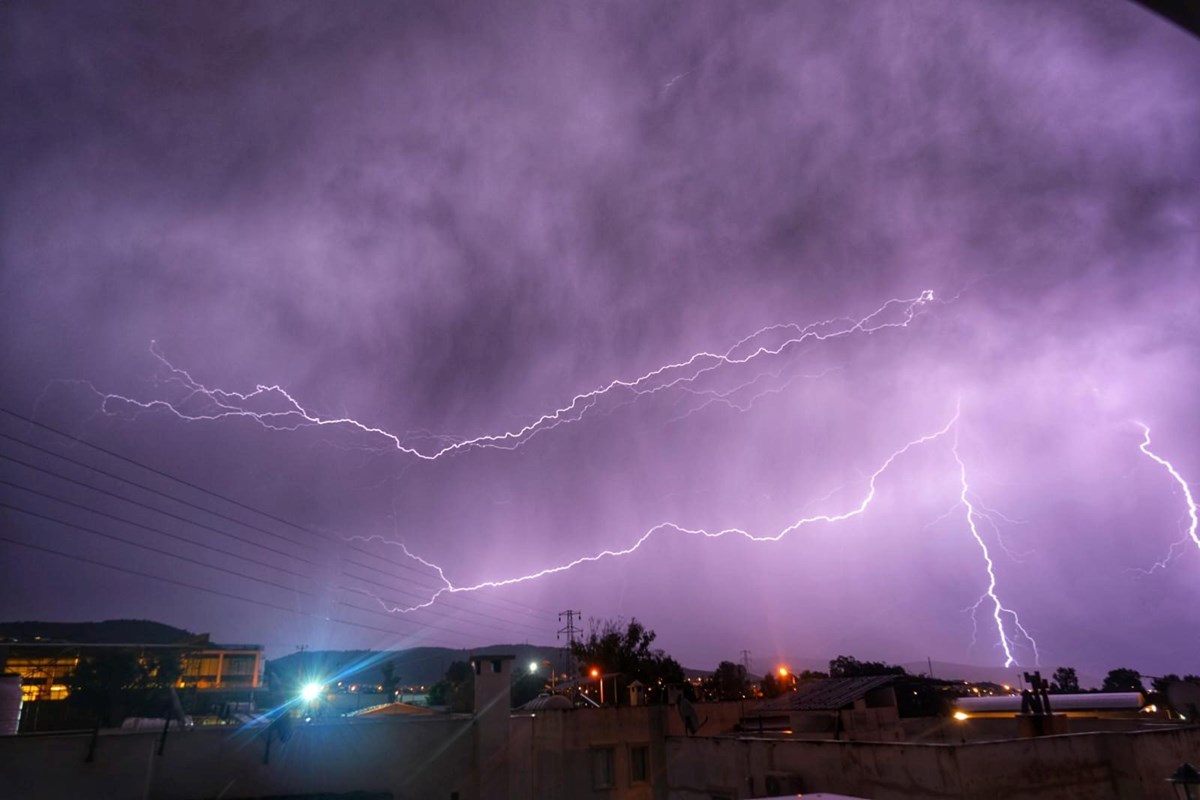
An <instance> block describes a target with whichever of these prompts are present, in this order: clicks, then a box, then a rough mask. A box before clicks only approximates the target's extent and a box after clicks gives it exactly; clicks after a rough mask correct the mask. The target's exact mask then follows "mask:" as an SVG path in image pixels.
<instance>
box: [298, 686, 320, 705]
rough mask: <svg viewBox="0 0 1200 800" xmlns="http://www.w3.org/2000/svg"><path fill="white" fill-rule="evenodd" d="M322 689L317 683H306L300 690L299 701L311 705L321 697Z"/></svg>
mask: <svg viewBox="0 0 1200 800" xmlns="http://www.w3.org/2000/svg"><path fill="white" fill-rule="evenodd" d="M322 688H323V687H322V686H321V684H319V683H306V684H304V686H303V687H302V688H301V689H300V699H301V700H303V701H304V702H306V703H311V702H313V701H314V700H316V699H317V698H318V697H320V696H321V689H322Z"/></svg>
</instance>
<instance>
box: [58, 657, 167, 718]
mask: <svg viewBox="0 0 1200 800" xmlns="http://www.w3.org/2000/svg"><path fill="white" fill-rule="evenodd" d="M148 677H149V671H148V670H147V668H146V666H145V665H143V664H142V663H141V662H140V661H139V660H138V657H137V656H136V655H135V654H133V653H131V652H129V651H127V650H106V651H102V652H100V653H96V654H95V655H91V656H88V657H86V658H82V659H80V661H79V663H78V664H77V665H76V667H75V671H74V672H72V673H71V675H70V677H69V678H68V679H67V690H68V694H67V702H68V703H70V704H71V705H72V706H74V707H75V708H78V709H79V710H80V711H83V712H84V713H86V714H88V715H89V716H91V717H92V718H93V719H95V720H96V724H97V725H98V726H99V727H105V728H107V727H111V726H113V725H117V724H119V723H120V722H121V721H122V719H123V718H124V714H125V705H126V703H125V701H126V700H127V692H128V691H129V690H130V689H140V688H144V687H145V686H146V684H147V679H148Z"/></svg>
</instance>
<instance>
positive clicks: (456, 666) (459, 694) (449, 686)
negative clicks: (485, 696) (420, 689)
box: [429, 661, 475, 713]
mask: <svg viewBox="0 0 1200 800" xmlns="http://www.w3.org/2000/svg"><path fill="white" fill-rule="evenodd" d="M429 704H430V705H433V706H447V707H448V708H449V709H450V710H451V711H454V712H457V713H466V712H469V711H472V710H473V709H474V706H475V670H474V669H472V668H471V665H470V664H468V663H467V662H466V661H452V662H450V666H449V667H447V668H446V675H445V677H444V678H442V679H441V680H440V681H438V682H437V683H435V684H434V685H433V686H430V687H429Z"/></svg>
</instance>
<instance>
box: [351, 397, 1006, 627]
mask: <svg viewBox="0 0 1200 800" xmlns="http://www.w3.org/2000/svg"><path fill="white" fill-rule="evenodd" d="M958 419H959V412H958V411H957V410H956V411H955V413H954V416H953V417H951V419H950V421H949V422H947V423H946V424H945V425H944V426H943V427H942V428H940V429H939V430H937V431H934V432H933V433H929V434H925V435H924V436H921V437H919V438H917V439H913V440H912V441H910V442H908V443H907V444H905V445H904V446H903V447H900V448H899V449H898V450H895V451H894V452H892V454H891V455H889V456H888V457H887V459H886V460H885V461H884V462H883V464H882V465H881V466H880V467H879V468H878V469H876V470H875V471H874V472H873V473H871V475H870V476H869V477H868V479H867V491H866V494H865V495H864V496H863V498H862V500H861V501H860V502H859V503H858V505H856V506H854V507H852V508H850V509H848V510H846V511H843V512H841V513H838V514H816V515H812V516H807V517H803V518H801V519H799V520H797V521H795V522H793V523H792V524H790V525H788V526H787V527H786V528H783V529H782V530H780V531H778V532H777V533H774V534H771V535H754V534H752V533H750V532H748V531H746V530H743V529H741V528H725V529H723V530H719V531H709V530H706V529H704V528H686V527H683V526H681V525H678V524H676V523H674V522H663V523H659V524H658V525H655V526H654V527H652V528H650V529H649V530H647V531H646V532H645V533H643V534H642V535H641V536H640V537H639V538H638V539H637V540H636V541H635V542H634V543H633V544H631V545H629V546H628V547H625V548H622V549H619V550H613V549H606V550H602V551H600V552H599V553H594V554H592V555H588V556H582V557H580V558H577V559H575V560H574V561H570V562H568V563H566V564H560V565H557V566H553V567H546V568H545V569H541V570H538V571H537V572H532V573H529V574H527V575H518V576H515V577H512V578H505V579H502V580H491V581H483V582H480V583H476V584H471V585H465V586H457V585H455V584H454V583H453V582H452V581H451V580H450V579H449V578H447V577H446V573H445V570H443V569H442V567H440V566H438V565H437V564H434V563H431V562H429V561H427V560H425V559H423V558H421V557H420V556H418V555H415V554H414V553H412V552H411V551H410V550H409V549H408V547H407V546H405V544H404V543H402V542H395V541H391V540H389V539H386V538H384V537H382V536H378V535H375V536H367V537H364V536H351V537H345V538H346V539H347V540H359V541H367V542H370V541H378V542H382V543H385V544H391V545H395V546H398V547H400V548H401V549H402V550H403V551H404V554H405V555H406V556H408V557H409V558H411V559H413V560H414V561H417V562H418V563H420V564H422V565H423V566H425V567H427V568H429V569H431V570H433V571H435V572H436V573H437V575H438V578H440V579H441V581H442V583H443V586H442V587H441V588H439V589H438V590H437V591H435V592H434V593H433V594H432V595H431V596H430V598H429V599H428V600H426V601H425V602H423V603H418V604H416V605H412V606H392V605H390V604H388V603H386V602H384V601H383V600H382V599H380V598H378V597H376V598H375V599H376V601H377V602H378V603H379V604H380V605H381V606H382V607H383V608H385V609H386V610H388V611H389V612H392V613H409V612H412V611H417V610H419V609H423V608H428V607H429V606H431V605H433V604H434V603H435V602H437V599H438V598H439V597H440V596H442V595H443V594H460V593H466V592H477V591H480V590H482V589H498V588H502V587H506V586H513V585H516V584H520V583H526V582H529V581H534V580H537V579H539V578H544V577H547V576H549V575H556V574H559V573H562V572H567V571H568V570H572V569H575V568H576V567H579V566H582V565H584V564H591V563H595V562H597V561H601V560H603V559H606V558H620V557H622V556H627V555H630V554H632V553H634V552H636V551H637V550H638V549H639V548H640V547H641V546H642V545H643V544H645V543H646V542H647V541H648V540H649V539H650V538H651V537H652V536H654V535H655V534H658V533H660V532H663V531H675V532H677V533H682V534H686V535H689V536H700V537H703V538H706V539H717V538H720V537H722V536H741V537H743V538H745V539H748V540H750V541H752V542H778V541H780V540H781V539H783V538H784V537H786V536H787V535H789V534H791V533H793V532H795V531H796V530H798V529H800V528H802V527H805V526H807V525H812V524H815V523H819V522H825V523H837V522H843V521H845V520H848V519H850V518H852V517H857V516H860V515H861V514H863V513H864V512H865V511H866V510H867V508H868V507H869V506H870V505H871V502H872V501H873V500H874V499H875V494H876V490H877V481H878V480H879V478H880V476H882V475H883V474H884V473H885V472H886V471H887V470H888V468H890V467H891V466H892V464H893V463H895V461H896V460H897V459H899V458H901V457H902V456H904V455H905V454H906V453H908V452H909V451H910V450H912V449H913V448H915V447H919V446H920V445H923V444H926V443H928V442H931V441H934V440H936V439H939V438H941V437H943V436H945V435H946V434H947V433H949V432H950V431H951V430H952V429H954V428H955V425H956V423H957V422H958ZM989 571H990V563H989ZM991 588H994V583H993V586H992V587H991Z"/></svg>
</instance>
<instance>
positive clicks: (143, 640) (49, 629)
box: [0, 619, 197, 644]
mask: <svg viewBox="0 0 1200 800" xmlns="http://www.w3.org/2000/svg"><path fill="white" fill-rule="evenodd" d="M196 636H197V635H196V634H194V633H192V632H190V631H185V630H183V629H182V628H175V627H172V626H170V625H164V624H163V623H161V622H152V621H151V620H146V619H109V620H105V621H103V622H32V621H29V622H0V640H4V639H8V640H9V641H18V642H32V641H38V640H41V641H50V642H73V643H78V644H129V643H137V644H179V643H183V642H187V641H190V640H194V639H195V638H196Z"/></svg>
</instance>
